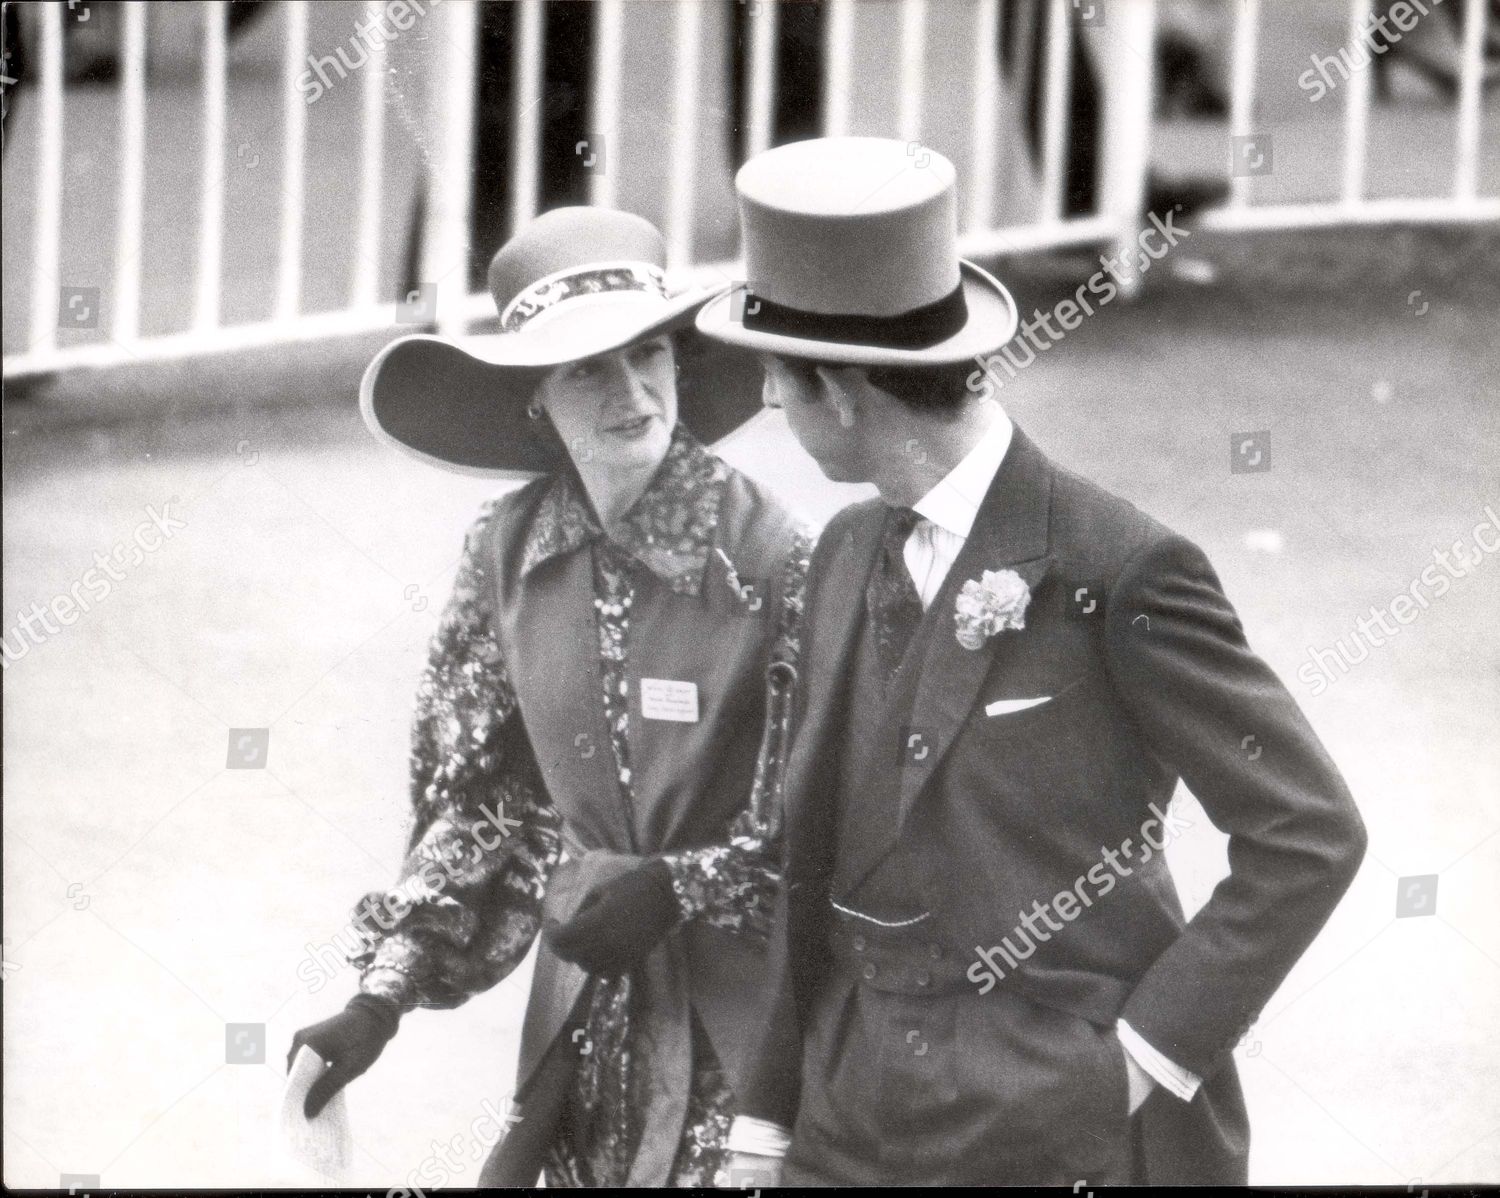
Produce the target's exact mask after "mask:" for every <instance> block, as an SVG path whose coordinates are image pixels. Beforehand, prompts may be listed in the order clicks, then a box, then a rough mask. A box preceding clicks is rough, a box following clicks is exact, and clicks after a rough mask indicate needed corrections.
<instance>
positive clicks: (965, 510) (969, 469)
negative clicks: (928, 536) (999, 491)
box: [912, 401, 1015, 537]
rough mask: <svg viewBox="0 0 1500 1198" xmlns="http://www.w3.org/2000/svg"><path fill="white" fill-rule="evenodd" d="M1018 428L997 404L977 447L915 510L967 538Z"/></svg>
mask: <svg viewBox="0 0 1500 1198" xmlns="http://www.w3.org/2000/svg"><path fill="white" fill-rule="evenodd" d="M990 402H993V401H990ZM1014 427H1015V426H1014V425H1012V424H1011V422H1010V417H1009V416H1007V415H1006V414H1005V409H1004V408H1002V407H1001V406H1000V405H999V404H995V415H994V418H993V419H992V420H991V421H990V427H989V428H988V429H986V430H985V432H984V435H983V436H982V437H980V438H979V440H978V441H976V442H975V443H974V448H973V449H971V450H969V452H968V453H967V454H965V455H964V459H963V461H961V462H959V464H958V465H957V466H955V467H953V469H952V470H950V471H949V472H948V473H947V475H946V476H945V477H944V478H943V479H942V481H940V482H939V483H938V484H937V486H935V487H933V488H932V490H930V491H928V492H927V494H926V495H923V496H922V498H921V499H919V500H917V502H916V503H914V504H913V505H912V510H913V511H915V512H916V513H917V515H919V516H922V517H924V518H925V519H927V520H931V521H932V523H934V524H935V525H937V526H938V527H939V528H942V529H946V530H947V531H948V532H951V533H953V534H954V535H955V536H959V537H967V536H968V535H969V530H970V529H971V528H973V527H974V518H975V517H976V516H977V515H978V514H979V505H980V504H981V503H983V502H984V497H985V495H986V494H988V493H989V489H990V484H991V483H992V482H994V481H995V475H996V474H998V473H999V472H1000V464H1001V463H1002V462H1004V461H1005V455H1006V452H1007V451H1008V450H1009V449H1010V439H1011V434H1012V433H1013V432H1014Z"/></svg>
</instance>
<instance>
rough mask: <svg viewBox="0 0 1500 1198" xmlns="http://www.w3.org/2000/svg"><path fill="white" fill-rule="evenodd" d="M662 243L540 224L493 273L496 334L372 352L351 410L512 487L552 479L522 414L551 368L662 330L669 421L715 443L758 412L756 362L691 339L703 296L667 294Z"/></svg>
mask: <svg viewBox="0 0 1500 1198" xmlns="http://www.w3.org/2000/svg"><path fill="white" fill-rule="evenodd" d="M665 251H666V247H665V243H664V241H663V238H662V235H661V233H660V232H658V231H657V229H656V227H655V226H654V225H652V224H651V223H650V222H649V221H647V220H643V219H642V218H641V217H639V216H635V215H633V214H631V213H628V212H617V211H613V210H611V209H607V208H557V209H554V210H553V211H551V212H548V213H545V214H544V215H542V216H539V217H537V218H536V219H535V220H533V221H532V222H531V223H530V224H528V225H527V226H526V227H525V228H524V229H522V230H521V232H520V233H518V234H516V236H515V237H513V238H511V240H510V241H508V242H506V244H505V245H504V246H502V247H501V248H500V250H499V252H498V253H496V254H495V257H494V259H493V260H492V261H491V262H490V269H489V289H490V293H491V294H492V295H493V296H494V299H495V307H496V309H497V311H498V312H499V314H500V331H499V332H498V333H489V334H476V335H474V336H468V337H457V338H451V339H450V338H446V337H437V336H430V335H425V334H424V335H417V336H411V337H402V338H399V339H398V340H396V341H393V342H391V343H390V344H389V345H387V346H386V347H385V348H383V349H382V350H381V351H380V352H379V353H378V354H376V355H375V358H374V360H372V361H371V363H370V365H369V366H368V367H366V369H365V373H364V378H363V379H362V380H361V382H360V388H359V406H360V411H361V412H362V413H363V415H364V418H365V423H366V424H367V425H368V426H369V428H370V431H371V432H373V433H374V434H375V436H376V437H378V438H379V439H380V440H382V441H386V442H388V443H390V444H392V445H395V446H396V447H397V448H398V449H401V450H403V451H405V452H407V453H411V454H415V455H416V456H418V457H420V458H423V459H424V460H426V461H429V462H431V463H433V464H434V465H437V466H440V467H443V468H444V469H448V470H456V471H458V472H460V473H464V474H479V475H493V476H496V477H502V478H513V477H516V476H517V475H526V474H537V473H546V472H548V471H551V470H553V469H555V468H556V467H557V466H558V465H559V463H560V458H559V454H560V452H561V450H560V447H559V445H558V444H557V441H556V438H555V437H550V436H548V435H547V433H548V432H550V430H548V429H546V428H544V427H543V426H544V422H539V421H534V420H530V419H528V417H527V413H526V406H527V403H528V401H529V400H530V398H531V395H532V392H533V391H534V389H535V388H536V385H537V383H538V382H540V380H541V378H542V376H543V375H544V374H545V373H546V372H547V371H548V370H550V369H552V368H553V367H555V366H560V365H562V364H564V363H566V362H576V361H578V360H579V359H581V358H588V357H592V356H593V355H595V354H602V353H607V352H609V351H611V350H616V349H620V348H622V347H624V346H627V345H630V344H633V343H634V342H637V341H643V340H645V339H647V338H649V337H654V336H656V335H658V334H660V333H669V332H670V333H680V334H682V336H681V337H679V339H678V364H679V366H680V368H681V374H680V378H679V383H678V419H679V420H681V421H682V422H683V423H684V424H686V425H687V427H688V428H690V429H691V430H692V431H693V432H694V433H695V434H696V435H697V436H698V437H699V438H700V439H701V440H703V441H705V442H710V443H711V442H713V441H716V440H718V439H720V438H722V437H724V436H725V435H727V434H728V433H729V432H731V431H733V430H734V429H735V428H738V427H739V426H740V425H741V424H743V423H744V422H745V421H746V420H748V419H750V418H751V417H752V416H754V415H755V414H756V412H758V411H759V410H760V390H761V384H760V374H759V370H758V369H757V367H756V364H755V362H754V360H753V358H752V357H751V356H750V355H749V354H747V353H745V352H743V351H741V352H726V351H725V348H724V347H721V346H718V345H715V344H714V343H712V342H710V341H708V340H706V339H704V338H701V337H698V336H697V335H696V334H695V333H694V332H693V331H692V324H693V316H694V313H695V312H696V311H697V309H698V308H700V307H701V306H702V305H703V304H704V302H705V301H706V300H707V299H708V298H709V296H710V295H711V294H712V292H711V290H706V289H704V290H689V291H685V292H681V293H678V294H672V293H671V292H669V291H668V289H667V283H666V277H665V273H664V264H665V260H666V252H665Z"/></svg>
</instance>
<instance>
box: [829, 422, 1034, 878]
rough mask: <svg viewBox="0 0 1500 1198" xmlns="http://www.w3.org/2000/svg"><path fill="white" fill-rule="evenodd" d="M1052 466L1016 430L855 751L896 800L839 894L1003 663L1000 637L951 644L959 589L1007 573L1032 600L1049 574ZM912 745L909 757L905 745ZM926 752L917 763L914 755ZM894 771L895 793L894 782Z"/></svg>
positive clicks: (856, 855) (859, 851) (893, 827)
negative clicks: (863, 745)
mask: <svg viewBox="0 0 1500 1198" xmlns="http://www.w3.org/2000/svg"><path fill="white" fill-rule="evenodd" d="M1051 499H1052V466H1051V463H1049V462H1048V461H1047V459H1046V457H1045V456H1043V454H1042V453H1041V451H1040V450H1038V449H1037V448H1036V446H1035V445H1033V444H1032V443H1031V441H1030V440H1029V439H1028V438H1027V437H1026V436H1025V434H1023V433H1022V432H1021V430H1020V429H1019V428H1017V429H1016V430H1015V432H1014V434H1013V436H1012V439H1011V443H1010V448H1009V450H1007V452H1006V455H1005V461H1004V462H1002V463H1001V466H1000V469H999V471H998V472H997V473H996V475H995V478H994V481H993V482H992V483H991V484H990V489H989V491H988V492H986V494H985V498H984V502H983V503H982V504H981V505H980V508H979V514H978V516H977V517H976V518H975V521H974V527H973V528H972V529H971V530H970V532H969V536H968V538H967V539H966V540H965V541H964V547H963V549H962V550H960V552H959V555H958V557H957V559H956V560H955V561H954V563H953V566H952V568H951V569H950V570H949V571H948V575H947V577H946V578H944V580H943V586H942V589H941V590H939V591H938V594H937V597H936V598H935V599H934V600H933V602H932V606H931V607H929V608H928V609H927V612H926V614H925V615H924V616H923V618H922V623H921V626H920V627H919V628H918V630H917V634H916V636H915V637H914V638H913V641H912V645H911V649H910V651H909V652H908V654H907V658H906V660H905V661H904V662H903V663H902V666H901V669H900V670H899V671H898V672H897V674H896V676H895V678H894V679H892V685H891V694H890V697H889V700H888V702H887V703H886V706H885V711H884V714H883V717H882V719H881V722H880V725H879V730H878V732H877V734H876V744H874V745H872V746H869V747H868V749H867V750H866V751H864V754H863V755H864V757H865V760H866V761H867V762H868V763H869V770H870V774H869V781H870V783H871V784H879V782H880V779H881V775H882V772H884V776H885V778H886V779H887V781H885V783H884V787H883V789H884V790H885V792H886V793H887V794H889V795H890V796H891V797H893V798H895V797H899V802H898V803H895V804H891V803H889V802H888V803H887V804H885V805H886V806H887V807H891V808H893V809H891V810H890V811H889V818H886V819H883V820H881V821H880V826H879V827H878V828H871V829H869V830H868V831H867V832H866V834H865V835H864V836H863V837H862V838H861V840H860V842H859V843H858V844H853V845H848V846H845V847H844V848H841V850H840V857H841V861H840V868H839V882H840V885H839V889H840V890H841V891H842V892H843V893H845V894H847V893H849V892H850V891H852V890H853V889H854V888H855V887H856V886H857V885H858V884H859V883H860V882H861V881H862V880H863V879H864V877H865V876H866V875H867V874H868V873H869V871H870V870H871V869H872V868H873V867H874V866H875V865H876V864H877V863H878V862H879V861H880V860H881V859H882V858H883V857H885V856H886V855H887V854H889V852H890V851H891V849H892V848H893V847H894V846H895V843H896V840H897V839H898V837H899V836H900V834H901V829H902V827H903V826H904V824H905V822H906V819H907V816H908V815H909V814H910V812H911V809H912V806H913V805H914V804H915V802H916V799H917V796H918V795H919V794H920V793H921V791H922V788H923V787H924V786H925V785H926V783H927V782H928V780H929V779H931V778H932V777H933V775H934V774H935V773H936V772H937V768H938V766H939V765H940V764H941V763H942V760H943V758H944V756H946V754H947V753H948V750H949V749H950V748H951V747H952V745H953V741H954V740H955V738H956V737H957V736H958V732H959V729H960V728H962V727H963V724H964V722H965V721H966V720H967V719H968V717H969V714H970V712H972V711H973V709H974V704H975V702H976V701H977V699H978V696H979V689H980V687H981V686H982V685H983V683H984V680H985V677H986V676H987V675H988V674H989V673H990V670H991V669H992V667H993V666H994V665H995V662H996V660H997V657H1003V655H1004V654H1005V652H1006V650H1007V647H1008V646H1009V645H1010V644H1011V643H1013V641H1012V639H1011V638H1014V637H1016V636H1024V635H1025V632H1024V631H1020V632H1018V631H1015V630H1007V631H1004V632H1001V633H1000V634H998V635H997V636H995V637H993V638H991V640H990V641H989V642H988V643H987V644H986V645H985V646H984V647H983V648H981V649H973V650H971V649H965V648H964V647H963V646H962V645H960V644H959V643H958V638H957V636H956V635H955V630H956V629H955V624H954V621H953V613H954V603H955V600H956V599H957V597H958V593H959V591H960V590H961V589H962V588H963V584H964V583H965V582H967V581H969V580H970V579H977V578H979V577H981V576H982V574H983V573H984V571H985V570H1002V569H1010V570H1014V571H1015V572H1016V573H1017V574H1019V575H1020V576H1021V578H1022V579H1023V580H1024V581H1025V583H1026V585H1027V587H1028V589H1030V590H1032V591H1035V590H1036V588H1037V586H1038V584H1039V583H1040V582H1041V580H1042V578H1043V577H1044V576H1045V575H1046V573H1047V570H1048V568H1049V567H1050V566H1051V559H1050V558H1048V556H1047V536H1048V515H1049V510H1050V506H1051ZM911 736H919V737H920V740H919V741H918V742H916V743H915V744H914V745H912V746H911V749H910V752H909V750H908V737H911ZM923 750H925V752H924V753H923V755H922V756H921V758H920V759H919V760H913V757H914V755H915V754H916V753H918V752H922V751H923ZM897 772H899V785H898V784H897V781H896V777H895V776H893V775H895V774H896V773H897Z"/></svg>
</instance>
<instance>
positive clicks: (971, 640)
mask: <svg viewBox="0 0 1500 1198" xmlns="http://www.w3.org/2000/svg"><path fill="white" fill-rule="evenodd" d="M1030 602H1031V588H1029V587H1028V586H1027V585H1026V580H1025V579H1024V578H1022V577H1021V576H1020V575H1019V574H1017V573H1016V572H1015V571H1014V570H986V571H985V572H984V576H983V577H982V578H980V579H979V581H977V582H976V581H975V580H974V579H972V578H971V579H970V580H969V581H968V582H966V583H964V587H963V590H962V591H960V592H959V595H958V602H957V603H956V604H955V607H956V609H957V610H955V611H954V613H953V619H954V622H955V623H957V625H958V643H959V644H960V645H962V646H963V647H964V648H965V649H983V648H984V643H985V642H986V641H987V640H989V639H990V637H992V636H994V635H995V634H996V633H997V632H1002V631H1004V630H1005V629H1007V628H1025V627H1026V605H1027V604H1028V603H1030Z"/></svg>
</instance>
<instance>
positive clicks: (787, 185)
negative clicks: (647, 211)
mask: <svg viewBox="0 0 1500 1198" xmlns="http://www.w3.org/2000/svg"><path fill="white" fill-rule="evenodd" d="M954 181H955V172H954V169H953V164H952V163H951V162H949V161H948V159H946V158H944V157H943V156H942V155H941V154H939V153H937V152H935V151H933V150H928V149H925V148H924V149H922V151H921V153H920V154H913V153H911V152H910V146H909V144H908V143H906V142H900V141H894V140H891V139H889V138H881V137H824V138H814V139H813V140H810V141H800V142H792V143H791V144H789V145H784V146H778V147H777V148H776V149H773V150H767V151H766V152H765V153H763V154H758V155H756V156H755V157H754V158H752V159H751V160H750V161H749V162H747V163H745V165H744V166H743V167H741V168H740V171H739V174H738V175H737V176H736V177H735V187H736V190H737V191H738V193H739V203H740V221H741V225H742V228H743V232H744V249H745V274H746V278H747V280H748V281H747V283H746V284H745V286H744V287H743V288H742V289H731V290H730V291H728V292H725V293H723V294H721V295H720V296H719V297H718V298H716V299H715V300H714V301H713V302H711V303H709V304H708V305H707V306H705V307H704V309H703V310H702V311H701V312H700V313H699V314H698V328H699V330H700V331H701V332H703V333H706V334H708V335H709V336H711V337H715V338H717V339H719V340H721V341H725V342H728V343H730V344H734V345H741V346H744V347H746V348H749V349H755V350H759V351H762V352H767V353H776V354H784V355H787V356H790V357H801V358H818V359H822V360H825V361H831V362H848V363H853V364H864V365H889V366H903V365H909V366H924V365H942V364H947V363H953V362H962V361H964V360H966V359H968V358H972V357H974V356H976V355H979V354H985V353H990V352H993V351H994V350H996V349H998V348H999V347H1000V346H1001V345H1003V344H1005V342H1007V341H1009V340H1010V338H1011V337H1012V336H1013V335H1014V334H1015V331H1016V326H1017V313H1016V307H1015V302H1014V301H1013V300H1012V299H1011V297H1010V293H1009V292H1008V291H1006V289H1005V288H1004V286H1002V285H1001V284H1000V282H999V281H998V280H996V279H995V278H994V277H993V276H992V275H990V274H988V273H987V272H986V271H984V270H982V269H980V268H979V267H978V266H975V265H974V264H973V263H972V262H966V261H964V260H962V259H960V258H959V256H958V228H957V217H956V188H955V182H954Z"/></svg>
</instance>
